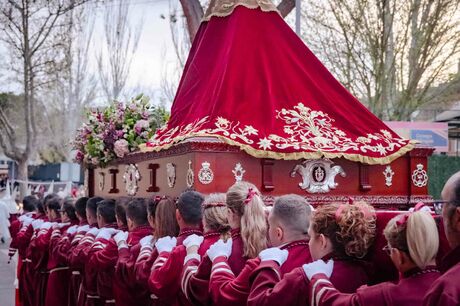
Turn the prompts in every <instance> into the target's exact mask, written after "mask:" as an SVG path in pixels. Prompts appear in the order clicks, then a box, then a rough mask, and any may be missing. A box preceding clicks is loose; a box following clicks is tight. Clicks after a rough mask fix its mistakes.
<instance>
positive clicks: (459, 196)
mask: <svg viewBox="0 0 460 306" xmlns="http://www.w3.org/2000/svg"><path fill="white" fill-rule="evenodd" d="M453 185H454V186H453V197H452V198H451V199H448V200H447V201H448V203H446V204H447V207H446V208H447V216H448V217H449V218H450V217H452V216H453V215H454V212H455V208H456V207H460V176H459V177H458V178H456V180H455V181H454V182H453Z"/></svg>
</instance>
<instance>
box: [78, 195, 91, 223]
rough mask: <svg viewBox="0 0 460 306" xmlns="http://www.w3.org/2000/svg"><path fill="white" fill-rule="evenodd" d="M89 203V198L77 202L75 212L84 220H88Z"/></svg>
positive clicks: (82, 198)
mask: <svg viewBox="0 0 460 306" xmlns="http://www.w3.org/2000/svg"><path fill="white" fill-rule="evenodd" d="M87 202H88V197H81V198H79V199H78V200H77V201H76V202H75V211H76V212H77V213H78V215H79V216H80V217H81V218H83V219H86V203H87Z"/></svg>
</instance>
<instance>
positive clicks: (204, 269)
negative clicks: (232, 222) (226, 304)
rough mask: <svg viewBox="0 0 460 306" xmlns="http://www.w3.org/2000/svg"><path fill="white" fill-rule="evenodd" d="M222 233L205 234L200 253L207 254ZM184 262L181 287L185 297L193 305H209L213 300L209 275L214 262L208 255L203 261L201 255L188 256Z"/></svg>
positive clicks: (211, 232)
mask: <svg viewBox="0 0 460 306" xmlns="http://www.w3.org/2000/svg"><path fill="white" fill-rule="evenodd" d="M220 235H221V234H220V233H219V232H215V231H210V232H207V233H206V234H204V235H203V237H204V240H203V243H202V244H201V246H200V250H198V254H206V251H207V250H208V249H209V248H210V247H211V245H213V244H214V243H215V242H216V241H217V240H219V238H220ZM186 260H187V261H186V262H184V267H183V268H182V274H181V288H182V292H183V293H184V294H185V297H186V298H187V299H188V300H189V301H190V302H191V303H192V304H193V305H208V304H210V302H211V300H210V297H209V294H208V287H209V276H210V274H211V268H212V262H211V260H209V257H207V256H206V255H205V256H204V259H203V261H202V263H200V260H201V256H199V257H197V256H196V257H191V258H187V259H186Z"/></svg>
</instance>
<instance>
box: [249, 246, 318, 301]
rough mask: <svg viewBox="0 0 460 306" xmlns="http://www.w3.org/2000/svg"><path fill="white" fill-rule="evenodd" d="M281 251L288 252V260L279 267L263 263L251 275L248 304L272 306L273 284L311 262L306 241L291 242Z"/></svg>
mask: <svg viewBox="0 0 460 306" xmlns="http://www.w3.org/2000/svg"><path fill="white" fill-rule="evenodd" d="M281 249H286V250H288V251H289V255H288V258H287V260H286V262H285V263H283V265H282V266H281V267H279V266H278V263H277V262H275V261H272V260H270V261H265V262H262V263H261V264H260V265H259V266H258V267H257V268H256V269H255V271H254V272H253V273H252V274H251V278H250V284H251V290H250V295H249V299H248V304H250V305H273V300H272V299H271V294H272V292H273V287H274V286H275V284H276V283H278V282H279V281H280V280H281V278H282V277H283V275H284V274H286V273H289V272H291V271H292V270H294V269H295V268H298V267H301V266H302V265H303V264H306V263H310V262H311V261H312V258H311V255H310V248H309V246H308V240H299V241H293V242H290V243H288V244H286V245H284V246H282V247H281Z"/></svg>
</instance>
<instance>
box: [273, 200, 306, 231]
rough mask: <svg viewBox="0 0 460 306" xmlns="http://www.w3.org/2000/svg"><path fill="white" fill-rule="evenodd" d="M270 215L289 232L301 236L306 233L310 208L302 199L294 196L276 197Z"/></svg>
mask: <svg viewBox="0 0 460 306" xmlns="http://www.w3.org/2000/svg"><path fill="white" fill-rule="evenodd" d="M271 213H272V216H273V217H275V218H276V220H278V221H279V222H280V223H282V224H283V225H284V226H285V227H286V228H287V229H288V230H289V231H292V232H296V233H301V234H307V233H308V228H309V226H310V217H311V208H310V205H308V202H307V200H305V199H304V198H303V197H301V196H299V195H296V194H288V195H283V196H281V197H278V198H277V199H276V200H275V204H274V205H273V209H272V211H271Z"/></svg>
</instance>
